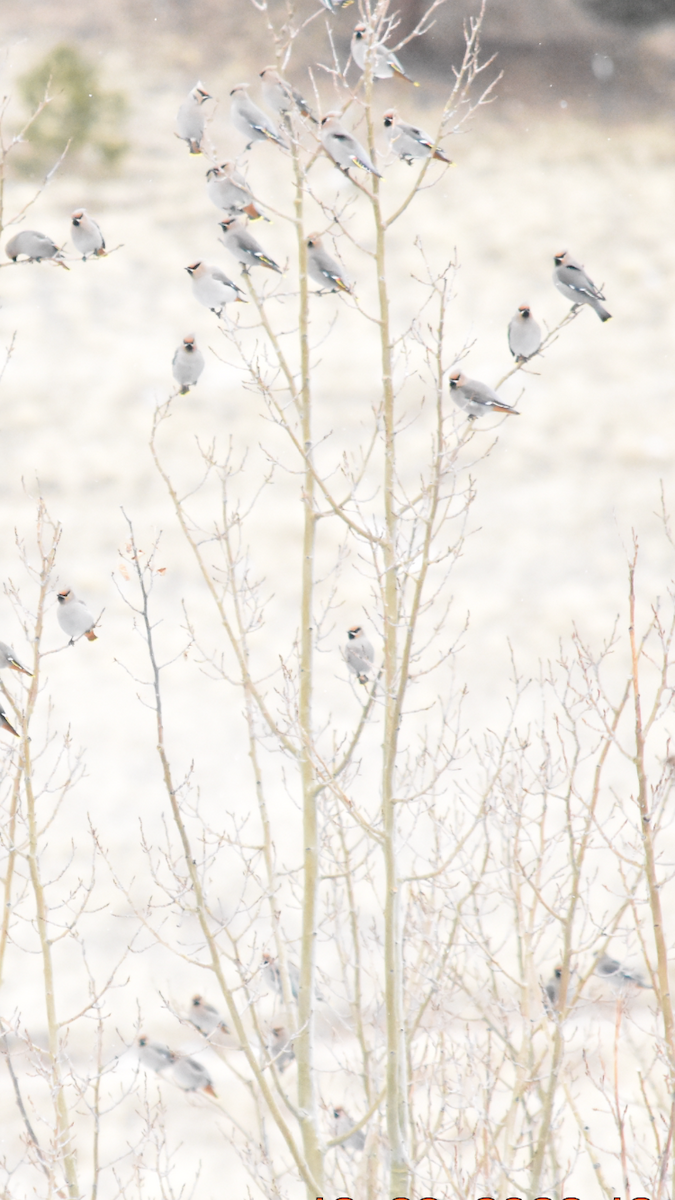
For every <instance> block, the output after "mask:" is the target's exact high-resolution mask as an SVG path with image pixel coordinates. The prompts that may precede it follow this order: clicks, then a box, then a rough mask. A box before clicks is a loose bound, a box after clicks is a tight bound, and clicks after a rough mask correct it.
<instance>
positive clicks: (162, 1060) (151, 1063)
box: [137, 1034, 174, 1071]
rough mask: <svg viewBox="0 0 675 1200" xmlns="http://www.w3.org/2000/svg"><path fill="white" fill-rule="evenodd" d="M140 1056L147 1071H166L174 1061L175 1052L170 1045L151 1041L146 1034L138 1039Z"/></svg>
mask: <svg viewBox="0 0 675 1200" xmlns="http://www.w3.org/2000/svg"><path fill="white" fill-rule="evenodd" d="M137 1044H138V1057H139V1058H140V1060H141V1063H142V1065H143V1066H144V1067H145V1069H146V1070H147V1071H166V1069H167V1067H170V1066H171V1064H172V1062H173V1057H174V1056H173V1054H172V1052H171V1050H169V1047H168V1046H162V1045H160V1043H159V1042H151V1041H150V1040H149V1039H148V1038H147V1037H146V1036H145V1034H142V1035H141V1037H139V1039H138V1043H137Z"/></svg>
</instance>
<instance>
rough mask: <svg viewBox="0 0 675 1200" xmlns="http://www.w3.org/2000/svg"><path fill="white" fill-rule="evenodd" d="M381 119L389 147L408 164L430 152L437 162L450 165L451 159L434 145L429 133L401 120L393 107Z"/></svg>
mask: <svg viewBox="0 0 675 1200" xmlns="http://www.w3.org/2000/svg"><path fill="white" fill-rule="evenodd" d="M383 121H384V134H385V137H386V139H387V141H388V142H389V145H390V147H391V149H392V150H393V152H394V154H398V156H399V158H401V159H403V160H404V161H405V162H407V163H409V164H410V166H412V165H413V163H414V162H415V160H416V159H417V160H419V159H425V158H429V157H431V155H432V154H433V157H434V158H437V159H438V161H439V162H444V163H446V164H447V165H448V166H452V159H450V158H448V157H447V155H446V154H445V153H444V152H443V150H441V148H440V146H436V147H434V143H433V140H432V138H430V137H429V134H428V133H425V132H424V130H423V129H420V128H419V127H418V126H417V125H409V124H408V122H407V121H401V119H400V118H399V116H398V115H397V113H396V110H395V109H393V108H390V109H389V111H388V112H386V113H385V114H384V117H383Z"/></svg>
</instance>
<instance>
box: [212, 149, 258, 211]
mask: <svg viewBox="0 0 675 1200" xmlns="http://www.w3.org/2000/svg"><path fill="white" fill-rule="evenodd" d="M206 191H207V194H208V197H209V200H210V201H211V203H212V204H215V206H216V208H223V209H225V211H226V212H229V213H238V212H245V213H247V215H248V216H249V217H250V218H251V220H252V221H257V220H258V218H259V217H260V216H261V213H259V212H258V210H257V208H256V206H255V204H254V202H253V196H252V195H251V190H250V188H249V186H248V184H247V182H246V180H245V179H244V176H243V175H242V174H241V173H240V172H239V171H238V170H237V168H236V166H235V164H234V163H232V162H224V163H221V164H220V166H217V167H209V169H208V171H207V172H206Z"/></svg>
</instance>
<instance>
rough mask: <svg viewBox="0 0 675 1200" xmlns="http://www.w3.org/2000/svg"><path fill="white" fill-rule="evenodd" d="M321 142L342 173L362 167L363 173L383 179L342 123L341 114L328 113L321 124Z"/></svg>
mask: <svg viewBox="0 0 675 1200" xmlns="http://www.w3.org/2000/svg"><path fill="white" fill-rule="evenodd" d="M321 142H322V145H323V148H324V150H325V151H326V154H328V155H329V157H330V158H332V159H333V162H334V163H335V164H336V166H338V167H339V168H340V170H341V171H345V172H347V171H349V170H351V168H352V167H361V169H362V170H363V171H369V172H370V174H371V175H377V177H378V179H381V178H382V176H381V175H380V172H379V171H377V170H376V169H375V167H374V166H373V164H372V162H371V161H370V158H369V157H368V155H367V154H366V151H365V150H364V149H363V146H362V145H361V143H360V142H357V140H356V138H355V137H353V135H352V134H351V133H349V132H348V131H347V130H346V129H345V127H344V125H342V124H341V123H340V116H339V113H336V112H329V113H326V116H325V117H324V118H323V120H322V122H321Z"/></svg>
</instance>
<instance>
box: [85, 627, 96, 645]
mask: <svg viewBox="0 0 675 1200" xmlns="http://www.w3.org/2000/svg"><path fill="white" fill-rule="evenodd" d="M84 636H85V637H86V639H87V641H88V642H95V641H97V640H98V639H97V636H96V634H95V633H94V631H93V629H88V630H87V632H86V633H85V635H84Z"/></svg>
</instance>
